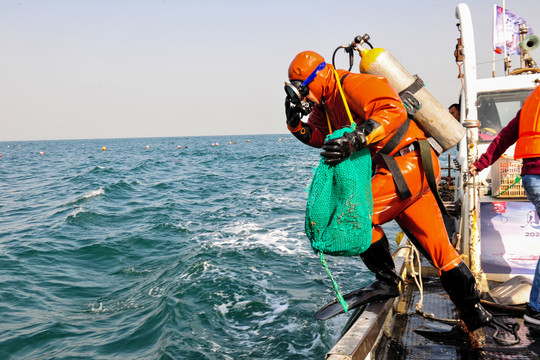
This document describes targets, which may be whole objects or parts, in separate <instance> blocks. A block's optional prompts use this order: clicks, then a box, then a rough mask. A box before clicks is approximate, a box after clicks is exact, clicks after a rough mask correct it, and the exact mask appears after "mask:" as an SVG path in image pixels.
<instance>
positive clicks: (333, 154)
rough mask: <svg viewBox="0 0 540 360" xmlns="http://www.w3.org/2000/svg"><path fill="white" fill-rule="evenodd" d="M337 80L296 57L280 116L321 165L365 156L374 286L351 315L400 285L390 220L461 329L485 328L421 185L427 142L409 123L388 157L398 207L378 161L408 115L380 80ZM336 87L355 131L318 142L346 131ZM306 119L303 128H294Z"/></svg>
mask: <svg viewBox="0 0 540 360" xmlns="http://www.w3.org/2000/svg"><path fill="white" fill-rule="evenodd" d="M337 74H338V76H339V79H338V78H336V76H335V73H334V67H333V66H332V65H331V64H327V63H326V62H325V61H324V58H323V57H322V56H321V55H319V54H317V53H315V52H313V51H304V52H301V53H299V54H298V55H297V56H296V57H295V58H294V60H293V61H292V63H291V64H290V67H289V74H288V75H289V81H290V83H286V85H285V90H286V92H287V97H286V101H285V110H286V118H287V127H288V129H289V131H290V132H291V133H292V134H293V135H294V136H295V137H296V138H298V139H299V140H300V141H302V142H303V143H305V144H307V145H310V146H313V147H316V148H321V147H322V148H323V150H324V151H323V152H322V153H321V155H322V156H323V157H325V158H326V160H325V162H326V163H327V164H330V165H334V164H338V163H339V162H341V161H342V160H344V159H346V158H347V157H348V156H349V155H350V154H351V153H353V152H355V151H358V150H361V149H363V148H366V147H367V148H369V150H370V152H371V154H372V159H373V163H374V170H373V177H372V181H371V187H372V194H373V228H372V244H371V246H370V247H369V248H368V250H366V251H365V252H364V253H363V254H362V255H361V258H362V260H363V261H364V263H365V265H366V266H367V268H368V269H369V270H371V271H372V272H374V273H375V277H376V280H375V282H373V283H372V284H371V285H369V286H367V287H366V288H364V289H362V291H359V292H358V296H357V297H356V300H355V302H354V303H352V304H349V305H352V306H353V307H354V306H359V305H361V304H363V303H367V302H371V301H374V300H381V299H386V298H390V297H395V296H397V295H399V288H398V285H399V281H400V277H399V276H398V275H397V274H396V272H395V266H394V261H393V259H392V256H391V254H390V246H389V244H388V239H387V238H386V236H385V234H384V231H383V229H382V228H381V225H382V224H384V223H387V222H389V221H391V220H395V221H396V222H397V223H398V225H399V226H400V227H401V228H402V229H403V231H404V232H405V233H406V234H407V236H408V237H409V239H411V241H412V242H413V243H414V244H415V245H416V246H417V247H418V248H419V249H420V251H422V253H423V254H424V256H425V257H426V258H427V259H429V260H430V261H431V263H432V264H433V265H434V266H435V267H436V268H437V269H439V271H440V276H441V282H442V284H443V286H444V288H445V290H446V291H447V292H448V293H449V295H450V298H451V299H452V301H453V302H454V303H455V304H456V307H457V308H458V311H459V312H460V316H461V318H462V319H463V320H464V322H465V324H466V325H467V327H468V329H469V330H470V331H473V330H475V329H477V328H479V327H481V326H484V325H486V324H488V323H489V322H491V320H492V316H491V315H490V314H489V313H488V312H487V311H486V310H485V309H484V308H483V307H482V306H481V305H480V298H479V293H478V290H477V288H476V282H475V279H474V276H473V275H472V273H471V272H470V270H469V268H468V267H467V266H466V265H465V263H463V261H462V259H461V258H460V256H459V254H458V253H457V252H456V250H455V249H454V247H453V246H452V244H451V243H450V241H449V239H448V234H447V233H446V230H445V226H444V222H443V218H442V214H441V211H440V208H439V206H438V204H437V201H436V199H435V197H434V195H433V193H432V192H431V190H430V188H429V185H428V183H427V180H426V176H425V174H424V170H423V166H422V162H421V158H420V151H419V150H418V145H417V141H418V140H421V139H426V136H425V134H424V132H423V131H422V130H420V128H419V127H418V126H417V125H416V124H415V123H414V122H413V121H410V124H409V127H408V129H407V130H406V132H405V135H404V136H403V137H402V139H401V140H400V141H399V143H398V144H397V146H395V148H394V149H393V150H391V151H390V153H389V155H391V156H393V157H394V159H395V160H396V162H397V164H398V166H399V169H400V170H401V173H402V174H403V177H404V179H405V181H406V183H407V185H408V188H409V190H410V193H411V196H409V197H408V198H406V199H402V198H401V197H400V195H399V193H398V191H397V190H396V185H395V184H394V179H393V175H392V174H391V172H390V170H389V169H388V167H387V166H386V165H385V163H384V162H382V161H380V157H379V156H378V152H379V151H380V150H381V149H382V148H383V147H384V146H385V145H386V144H387V143H388V142H389V141H390V139H391V137H392V136H393V135H394V134H395V133H396V132H397V131H398V130H399V129H400V127H401V126H403V125H404V124H405V123H406V122H407V119H408V116H407V111H406V109H405V107H404V105H403V104H402V101H401V99H400V97H399V95H398V94H397V93H396V91H395V90H394V89H393V88H392V87H391V86H390V84H389V83H388V81H387V80H386V79H385V78H383V77H378V76H374V75H368V74H353V73H350V72H348V71H344V70H337ZM338 81H341V82H342V88H343V92H344V95H345V98H346V101H347V103H348V105H349V108H350V111H351V114H352V117H353V120H354V122H355V123H356V124H357V127H356V130H355V131H353V132H351V133H348V134H346V135H344V136H342V137H340V138H337V139H333V140H328V141H326V142H325V137H326V136H327V135H328V134H329V133H330V132H331V130H332V131H333V130H336V129H340V128H343V127H345V126H348V125H350V120H349V118H348V115H347V113H346V109H345V105H344V103H343V100H342V97H341V95H340V93H339V89H338V85H337V82H338ZM308 113H309V118H308V121H307V122H303V121H301V117H302V116H304V115H307V114H308ZM329 125H330V127H331V129H330V128H329ZM431 157H432V162H433V168H434V171H435V175H436V178H437V182H438V181H439V180H440V167H439V162H438V158H437V155H436V154H435V152H433V151H431ZM347 301H348V302H349V300H347Z"/></svg>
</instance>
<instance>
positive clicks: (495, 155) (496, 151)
mask: <svg viewBox="0 0 540 360" xmlns="http://www.w3.org/2000/svg"><path fill="white" fill-rule="evenodd" d="M520 114H521V110H520V111H518V113H517V115H516V117H515V118H513V119H512V120H511V121H510V122H509V123H508V125H506V126H505V127H504V128H503V129H502V130H501V131H500V132H499V134H498V135H497V137H496V138H495V139H493V141H492V142H491V144H489V146H488V148H487V150H486V152H485V153H484V154H482V156H480V158H479V159H478V160H477V161H476V162H475V163H474V164H473V165H474V166H475V167H476V168H477V169H478V171H481V170H484V169H485V168H487V167H488V166H490V165H492V164H493V163H494V162H495V161H497V160H498V159H499V158H500V157H501V155H502V154H504V152H505V151H506V149H508V148H509V147H510V146H512V144H514V143H515V142H516V141H517V139H518V137H519V116H520Z"/></svg>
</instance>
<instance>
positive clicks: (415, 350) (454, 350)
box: [372, 278, 540, 360]
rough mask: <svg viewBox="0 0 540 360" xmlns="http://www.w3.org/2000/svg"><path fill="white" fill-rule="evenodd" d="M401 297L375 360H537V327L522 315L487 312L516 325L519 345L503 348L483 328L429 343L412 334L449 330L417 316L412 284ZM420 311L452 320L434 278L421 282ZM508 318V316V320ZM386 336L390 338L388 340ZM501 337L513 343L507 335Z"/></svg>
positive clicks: (447, 302) (539, 335) (539, 351)
mask: <svg viewBox="0 0 540 360" xmlns="http://www.w3.org/2000/svg"><path fill="white" fill-rule="evenodd" d="M402 294H403V296H402V297H400V299H399V300H398V301H396V302H395V303H394V307H393V308H394V313H393V318H392V320H389V321H393V324H390V326H391V327H392V331H391V332H388V331H383V333H382V336H381V338H380V341H379V346H378V347H377V349H376V351H375V352H374V354H373V355H374V356H373V357H372V358H375V359H418V360H421V359H430V360H432V359H540V327H536V326H527V324H526V323H524V322H523V318H522V315H515V316H516V317H514V316H511V314H507V315H505V314H502V313H501V312H500V311H499V310H496V309H493V308H488V310H489V311H490V312H491V313H492V314H493V315H494V316H495V319H496V320H497V321H498V322H501V323H508V322H510V323H516V322H517V323H519V326H520V329H519V331H518V335H519V337H520V339H521V341H520V343H519V344H516V345H511V346H503V345H501V344H499V343H498V342H497V341H495V339H494V338H493V334H494V333H495V329H493V328H491V327H484V328H481V329H479V330H477V331H475V332H474V338H473V339H472V341H471V339H469V340H464V339H462V338H452V337H450V338H448V337H447V338H441V339H428V338H427V337H425V336H423V335H420V334H417V333H416V332H415V331H414V330H415V329H418V328H422V327H426V326H430V327H431V326H436V327H440V328H442V329H444V328H446V329H449V328H450V327H451V326H450V325H446V324H443V323H441V322H438V321H434V320H429V319H426V318H424V317H423V316H422V315H420V314H419V313H417V312H416V310H415V304H416V303H417V302H418V301H419V300H420V292H419V291H418V288H417V286H416V284H415V283H414V281H410V280H409V281H407V282H406V284H405V286H404V288H403V293H402ZM423 310H424V311H425V312H426V313H433V314H434V315H435V316H436V317H438V318H444V319H455V318H456V311H455V307H454V305H453V304H452V302H451V301H450V299H449V298H448V295H447V294H446V292H445V291H444V289H443V288H442V286H441V285H440V282H439V280H438V279H437V278H424V296H423ZM509 315H510V316H509ZM387 334H391V335H390V336H387ZM499 336H501V337H504V338H508V339H513V337H512V336H511V335H510V334H508V333H500V335H499Z"/></svg>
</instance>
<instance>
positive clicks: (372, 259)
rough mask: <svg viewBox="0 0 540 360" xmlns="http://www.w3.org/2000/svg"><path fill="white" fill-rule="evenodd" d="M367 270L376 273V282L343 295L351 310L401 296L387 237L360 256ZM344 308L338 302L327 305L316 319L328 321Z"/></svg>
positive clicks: (317, 314) (399, 278) (318, 313)
mask: <svg viewBox="0 0 540 360" xmlns="http://www.w3.org/2000/svg"><path fill="white" fill-rule="evenodd" d="M360 257H361V258H362V260H363V261H364V264H366V266H367V268H368V269H369V270H371V271H372V272H374V273H375V278H376V280H375V281H374V282H373V283H371V284H370V285H368V286H366V287H363V288H360V289H358V290H354V291H352V292H350V293H348V294H345V295H343V299H344V300H345V301H346V302H347V306H348V308H349V310H352V309H354V308H357V307H359V306H361V305H364V304H367V303H370V302H373V301H378V300H386V299H389V298H394V297H396V296H398V295H399V282H400V281H402V279H401V277H400V276H399V275H398V274H397V273H396V270H395V266H394V260H393V259H392V255H391V254H390V244H389V243H388V239H387V238H386V236H383V237H382V239H380V240H379V241H377V242H375V243H373V244H371V246H370V247H369V248H368V249H367V250H366V251H364V252H363V253H362V255H360ZM343 312H344V310H343V306H342V305H341V304H340V303H339V302H337V301H336V300H334V301H332V302H330V303H328V304H326V305H325V306H323V307H322V308H320V309H319V311H317V313H315V318H317V319H319V320H327V319H330V318H331V317H334V316H336V315H338V314H341V313H343Z"/></svg>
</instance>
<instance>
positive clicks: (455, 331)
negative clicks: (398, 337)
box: [414, 322, 467, 344]
mask: <svg viewBox="0 0 540 360" xmlns="http://www.w3.org/2000/svg"><path fill="white" fill-rule="evenodd" d="M414 332H415V333H417V334H420V335H422V336H424V337H426V338H428V339H431V340H435V341H439V342H443V343H445V344H450V343H451V344H463V341H464V340H465V339H466V338H467V335H466V333H465V332H464V331H463V327H462V326H461V324H456V325H453V326H452V325H448V324H442V323H439V322H431V323H429V324H428V325H422V326H421V327H419V328H417V329H414Z"/></svg>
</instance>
